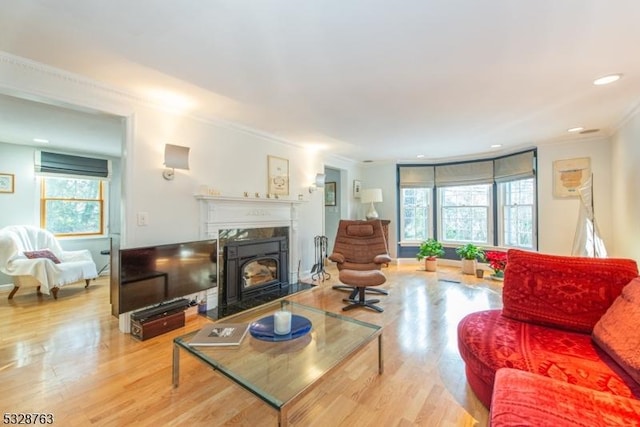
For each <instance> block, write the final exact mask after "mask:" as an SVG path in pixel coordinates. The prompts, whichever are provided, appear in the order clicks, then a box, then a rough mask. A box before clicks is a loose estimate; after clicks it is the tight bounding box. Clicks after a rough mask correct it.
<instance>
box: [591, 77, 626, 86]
mask: <svg viewBox="0 0 640 427" xmlns="http://www.w3.org/2000/svg"><path fill="white" fill-rule="evenodd" d="M621 77H622V74H607V75H606V76H602V77H599V78H597V79H595V80H594V81H593V84H594V85H596V86H602V85H608V84H609V83H613V82H617V81H618V80H620V78H621Z"/></svg>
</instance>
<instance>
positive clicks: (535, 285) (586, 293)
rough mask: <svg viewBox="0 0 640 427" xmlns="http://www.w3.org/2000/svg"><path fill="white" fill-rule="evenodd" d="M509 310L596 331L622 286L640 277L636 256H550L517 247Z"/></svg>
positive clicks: (507, 292)
mask: <svg viewBox="0 0 640 427" xmlns="http://www.w3.org/2000/svg"><path fill="white" fill-rule="evenodd" d="M508 259H509V261H508V263H507V269H506V271H505V277H504V290H503V295H502V300H503V304H504V315H505V316H507V317H510V318H512V319H517V320H522V321H526V322H534V323H539V324H545V325H551V326H555V327H560V328H564V329H568V330H572V331H579V332H586V333H591V331H592V330H593V326H594V325H595V324H596V322H597V321H598V320H599V319H600V318H601V317H602V315H604V313H605V312H606V311H607V309H608V308H609V306H611V304H612V303H613V301H614V300H615V299H616V298H617V297H618V295H620V292H621V291H622V288H623V287H624V286H625V285H626V284H627V283H629V281H630V280H631V279H633V278H634V277H637V276H638V266H637V265H636V262H635V261H634V260H631V259H618V258H586V257H571V256H558V255H546V254H540V253H536V252H526V251H521V250H516V249H511V250H509V252H508Z"/></svg>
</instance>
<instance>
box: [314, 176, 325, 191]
mask: <svg viewBox="0 0 640 427" xmlns="http://www.w3.org/2000/svg"><path fill="white" fill-rule="evenodd" d="M325 178H326V175H325V174H323V173H319V174H316V182H315V184H316V187H318V188H322V187H324V180H325Z"/></svg>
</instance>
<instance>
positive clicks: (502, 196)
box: [497, 178, 538, 251]
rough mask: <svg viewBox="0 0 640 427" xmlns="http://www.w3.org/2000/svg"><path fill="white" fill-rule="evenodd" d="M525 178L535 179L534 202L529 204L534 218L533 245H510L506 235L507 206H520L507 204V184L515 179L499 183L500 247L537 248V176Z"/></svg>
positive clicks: (532, 227)
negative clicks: (505, 216)
mask: <svg viewBox="0 0 640 427" xmlns="http://www.w3.org/2000/svg"><path fill="white" fill-rule="evenodd" d="M525 179H531V180H532V181H533V185H532V191H533V194H532V204H531V205H527V206H530V207H531V220H532V222H533V223H532V226H531V233H532V235H531V245H532V246H531V247H528V246H513V245H508V244H507V242H506V236H505V231H506V230H505V227H504V220H505V218H504V213H505V208H506V207H508V206H518V204H517V203H514V204H507V194H506V188H507V186H506V185H505V184H509V182H514V181H508V182H502V183H498V184H497V187H498V188H497V191H498V245H499V246H500V247H504V248H517V249H523V250H534V251H535V250H537V238H536V236H537V234H538V230H537V222H538V221H537V217H536V214H537V205H538V200H537V198H536V187H537V185H536V179H535V178H525ZM523 180H524V179H523Z"/></svg>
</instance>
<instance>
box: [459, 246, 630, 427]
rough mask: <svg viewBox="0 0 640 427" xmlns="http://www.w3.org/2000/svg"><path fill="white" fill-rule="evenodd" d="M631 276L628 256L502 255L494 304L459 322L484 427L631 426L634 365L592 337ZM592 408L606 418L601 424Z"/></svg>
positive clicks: (515, 252) (462, 347) (463, 354)
mask: <svg viewBox="0 0 640 427" xmlns="http://www.w3.org/2000/svg"><path fill="white" fill-rule="evenodd" d="M637 276H638V267H637V265H636V262H635V261H633V260H627V259H615V258H607V259H595V258H581V257H564V256H556V255H545V254H539V253H534V252H525V251H520V250H510V251H509V252H508V264H507V269H506V271H505V278H504V289H503V309H502V310H488V311H480V312H476V313H472V314H469V315H467V316H466V317H464V318H463V319H462V320H461V321H460V323H459V325H458V348H459V350H460V355H461V357H462V359H463V360H464V362H465V369H466V374H467V380H468V382H469V386H470V387H471V389H472V390H473V391H474V393H475V394H476V395H477V397H478V398H479V399H480V401H481V402H482V403H483V404H484V405H485V406H487V407H491V420H492V425H496V426H497V425H544V424H548V425H554V426H558V425H589V426H591V425H616V424H618V423H616V422H613V421H612V420H615V419H618V420H622V421H623V422H622V423H621V425H640V401H638V400H637V399H638V398H640V383H639V382H638V381H640V380H639V378H640V371H638V370H637V366H636V367H635V368H629V367H628V366H627V365H626V364H624V363H623V366H621V365H620V364H619V363H617V362H620V360H619V359H618V358H617V356H616V355H615V354H614V355H613V356H612V355H611V352H610V351H608V350H609V349H608V347H607V346H605V345H598V344H596V342H594V339H593V338H592V332H593V330H594V326H596V325H597V324H598V322H600V321H601V318H603V316H604V315H605V314H607V315H608V316H609V312H610V311H611V310H609V308H610V307H611V306H612V304H613V303H614V301H616V304H618V301H617V300H618V299H620V298H622V297H621V296H620V295H621V293H622V290H623V288H625V286H626V285H627V284H629V283H630V282H631V281H634V279H636V278H637ZM634 282H636V281H634ZM636 288H637V289H638V292H637V293H638V295H640V280H637V283H634V289H636ZM629 289H631V287H629ZM616 307H617V305H616ZM636 311H638V312H640V310H636ZM605 317H606V316H605ZM609 317H610V316H609ZM627 317H628V316H627ZM603 321H604V319H603ZM631 327H632V328H634V327H633V326H631ZM637 328H638V329H639V330H640V324H639V325H638V327H637ZM635 335H638V334H635ZM614 358H616V360H614ZM634 369H635V370H634ZM498 371H500V372H498ZM630 372H631V374H630ZM497 373H498V374H499V375H497ZM636 373H637V375H636ZM496 377H497V379H496ZM544 377H547V378H544ZM514 384H517V386H516V387H514V386H513V385H514ZM587 395H588V396H589V398H586V397H585V396H587ZM560 396H562V398H560ZM603 396H604V397H603ZM492 399H493V401H492ZM518 402H520V403H522V404H521V405H518V404H517V403H518ZM567 402H572V404H573V406H571V404H568V403H567ZM612 402H615V403H612ZM607 405H608V406H607ZM621 408H624V409H621ZM594 413H596V414H605V415H606V416H605V417H604V418H603V421H602V423H601V424H598V423H594V419H595V418H593V414H594ZM541 420H548V422H546V423H542V424H541ZM559 420H564V421H565V422H564V423H563V422H561V421H559ZM631 420H635V421H634V422H630V423H628V422H627V421H631Z"/></svg>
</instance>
